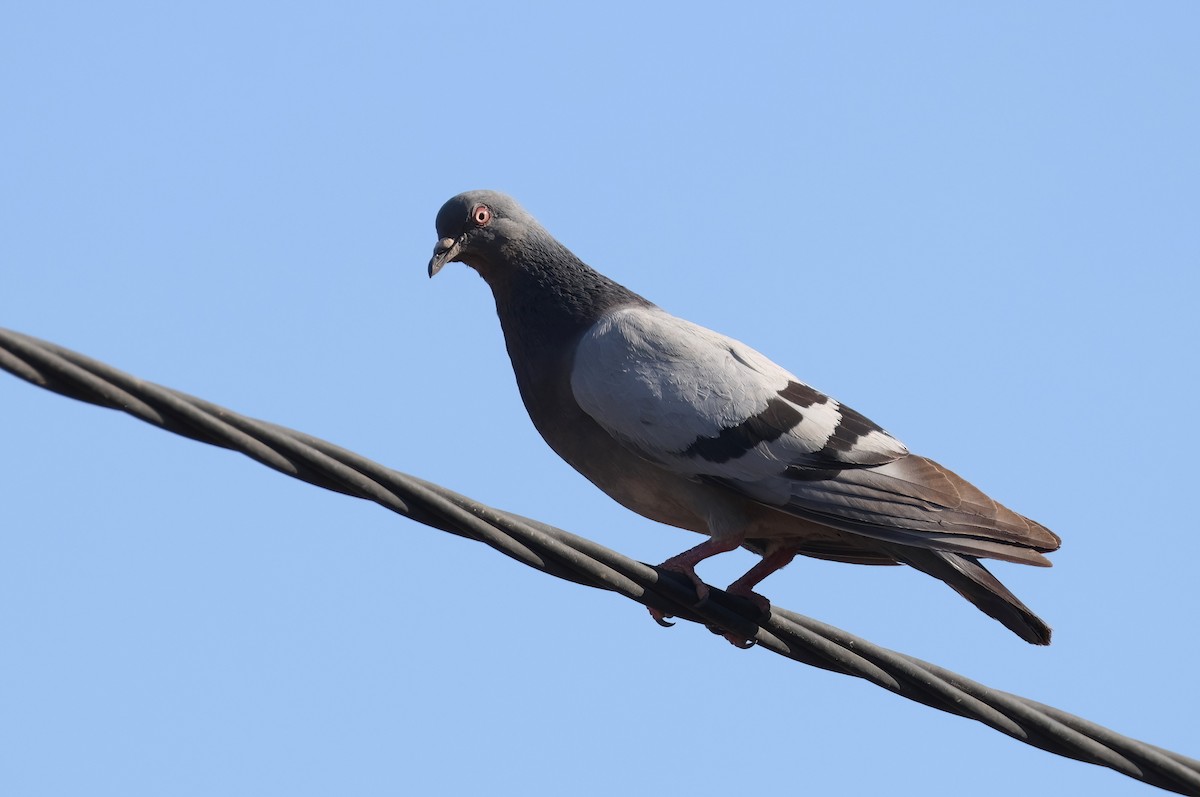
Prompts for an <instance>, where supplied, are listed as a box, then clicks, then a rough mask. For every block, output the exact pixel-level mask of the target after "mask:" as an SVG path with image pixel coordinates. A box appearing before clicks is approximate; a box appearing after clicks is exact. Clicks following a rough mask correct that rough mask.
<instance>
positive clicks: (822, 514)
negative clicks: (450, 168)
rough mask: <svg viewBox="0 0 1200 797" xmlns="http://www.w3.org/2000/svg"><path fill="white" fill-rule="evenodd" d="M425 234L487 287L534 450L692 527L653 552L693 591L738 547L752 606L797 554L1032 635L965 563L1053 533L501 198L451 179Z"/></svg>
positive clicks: (1003, 555) (1037, 628)
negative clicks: (935, 594) (930, 591)
mask: <svg viewBox="0 0 1200 797" xmlns="http://www.w3.org/2000/svg"><path fill="white" fill-rule="evenodd" d="M437 232H438V236H439V239H440V240H439V241H438V244H437V246H436V247H435V249H434V256H433V259H432V260H431V261H430V263H429V274H430V276H433V275H434V274H436V273H437V272H438V271H439V270H440V269H441V268H442V267H443V266H444V265H445V264H446V263H448V262H451V261H461V262H464V263H466V264H467V265H468V266H470V267H472V268H474V269H475V270H476V271H478V272H479V274H480V275H481V276H482V277H483V278H484V280H485V281H486V282H487V283H488V285H489V286H490V287H491V289H492V293H493V296H494V298H495V300H496V312H497V314H498V315H499V317H500V325H501V328H502V329H503V332H504V340H505V343H506V345H507V348H508V354H509V358H510V359H511V360H512V365H513V371H514V373H515V375H516V379H517V386H518V388H519V389H520V392H521V398H522V399H523V400H524V402H525V407H526V408H527V409H528V411H529V416H530V418H531V419H532V420H533V423H534V426H536V427H537V429H538V431H539V432H540V433H541V435H542V437H543V438H545V440H546V442H547V443H548V444H549V445H550V447H551V448H552V449H554V451H555V452H556V453H558V455H559V456H561V457H562V458H563V459H565V460H566V461H567V462H568V463H569V464H570V465H571V466H572V467H574V468H575V469H576V470H578V471H579V472H580V473H582V474H583V475H584V476H585V477H587V478H588V479H589V480H590V481H591V482H592V483H594V484H595V485H596V486H597V487H599V488H600V489H601V490H603V491H604V492H606V493H608V494H609V495H610V496H612V497H613V498H614V499H616V500H617V501H618V502H620V503H621V504H623V505H624V506H626V507H628V508H629V509H632V510H633V511H635V512H638V513H639V514H641V515H644V516H646V517H648V518H651V519H653V520H657V521H660V522H662V523H667V524H670V525H672V526H677V527H680V528H684V529H689V530H691V531H696V532H699V533H701V534H706V535H708V536H709V540H707V541H705V542H704V543H701V544H700V545H698V546H696V547H694V548H691V549H689V550H688V551H685V552H683V553H681V554H679V555H678V556H675V557H672V558H671V559H668V560H667V561H666V562H664V563H663V565H662V566H663V567H665V568H668V569H672V570H677V571H679V572H682V573H685V574H686V575H688V576H689V577H690V578H691V579H692V580H693V581H694V582H695V583H696V584H697V589H698V590H699V591H700V592H701V593H703V591H704V589H706V588H705V587H704V586H703V584H702V582H700V580H699V579H698V577H697V576H696V574H695V570H694V568H695V566H696V564H697V563H699V562H700V561H702V560H703V559H705V558H708V557H709V556H712V555H714V554H717V553H721V552H723V551H728V550H732V549H733V548H736V547H738V546H745V547H746V548H749V549H750V550H752V551H754V552H756V553H759V554H761V555H762V556H763V560H762V562H760V563H759V564H758V565H756V566H755V567H754V568H753V569H751V571H750V572H748V573H747V574H746V575H745V576H743V577H742V578H740V579H738V580H737V581H736V582H734V584H732V585H731V586H730V591H731V592H733V593H735V594H740V595H743V596H745V597H747V598H749V599H750V600H752V601H755V602H756V603H758V604H759V605H760V606H762V607H764V608H765V607H766V606H767V605H768V604H767V602H766V600H765V599H764V598H762V597H761V596H759V595H757V594H756V593H754V592H753V591H752V588H753V587H754V586H755V585H756V584H757V583H758V582H759V581H761V580H762V579H763V578H765V577H766V576H768V575H770V573H772V572H774V571H775V570H778V569H779V568H781V567H783V566H784V565H786V564H787V563H788V562H789V561H790V560H791V559H792V558H793V557H794V556H795V555H797V554H803V555H806V556H812V557H816V558H821V559H832V560H835V561H843V562H854V563H859V564H900V563H903V564H908V565H911V566H912V567H915V568H917V569H918V570H921V571H923V572H925V573H928V574H929V575H932V576H934V577H935V578H938V579H941V580H942V581H944V582H946V583H947V584H948V585H950V586H951V587H952V588H953V589H954V590H956V591H957V592H959V593H960V594H961V595H962V596H963V597H965V598H966V599H967V600H969V601H971V602H972V603H973V604H975V605H976V606H977V607H979V608H980V609H981V610H983V611H984V612H985V613H987V614H988V615H990V616H992V617H994V618H996V619H997V620H999V621H1000V622H1001V623H1003V624H1004V625H1005V626H1007V627H1008V628H1009V629H1011V630H1012V631H1014V632H1015V633H1016V634H1018V635H1019V636H1020V637H1021V638H1022V639H1025V640H1026V641H1028V642H1032V643H1035V644H1042V645H1044V644H1049V642H1050V629H1049V627H1047V626H1046V624H1045V623H1044V622H1042V621H1041V620H1040V619H1039V618H1038V617H1037V616H1036V615H1034V614H1033V613H1032V612H1031V611H1030V610H1029V609H1028V608H1027V607H1026V606H1025V605H1024V604H1022V603H1021V602H1020V601H1019V600H1018V599H1017V598H1016V597H1015V596H1014V595H1013V594H1012V593H1011V592H1009V591H1008V590H1007V589H1006V588H1005V587H1004V586H1003V585H1002V584H1001V583H1000V582H999V581H998V580H997V579H996V578H995V577H994V576H993V575H992V574H991V573H990V572H989V571H988V570H987V569H986V568H985V567H984V566H983V565H982V564H980V562H979V559H980V558H992V559H1001V560H1005V561H1010V562H1018V563H1022V564H1031V565H1039V566H1048V565H1049V564H1050V562H1049V561H1048V560H1047V559H1046V558H1045V557H1044V556H1042V554H1043V553H1046V552H1049V551H1053V550H1056V549H1057V548H1058V546H1059V538H1058V537H1057V536H1056V535H1055V534H1053V533H1052V532H1050V531H1049V530H1048V529H1046V528H1045V527H1044V526H1041V525H1040V524H1038V523H1035V522H1034V521H1032V520H1030V519H1028V518H1026V517H1023V516H1021V515H1019V514H1017V513H1016V512H1013V511H1011V510H1009V509H1007V508H1005V507H1003V506H1001V505H1000V504H999V503H997V502H996V501H993V500H992V499H991V498H989V497H988V496H986V495H985V494H984V493H983V492H981V491H980V490H978V489H977V488H975V487H974V486H972V485H971V484H969V483H967V482H966V481H965V480H963V479H962V478H960V477H958V476H957V475H955V474H954V473H952V472H950V471H949V470H947V469H946V468H944V467H942V466H941V465H939V464H937V463H936V462H933V461H932V460H929V459H925V458H924V457H919V456H916V455H913V454H910V453H909V452H908V449H907V448H906V447H905V446H904V445H903V444H902V443H901V442H900V441H898V440H897V439H896V438H894V437H893V436H892V435H890V434H889V433H888V432H886V431H884V430H883V429H882V428H880V427H879V426H877V425H876V424H874V423H873V422H871V421H870V420H868V419H867V418H865V417H863V416H862V415H860V414H859V413H857V412H855V411H854V410H852V409H850V408H849V407H846V406H845V405H843V404H841V403H839V402H837V401H836V400H834V399H832V398H830V397H829V396H826V395H825V394H823V393H821V392H819V391H817V390H815V389H813V388H812V387H810V386H808V385H806V384H804V383H803V382H801V381H800V380H799V379H797V378H796V377H795V376H793V375H792V374H791V373H789V372H788V371H786V370H784V369H783V368H781V367H780V366H778V365H776V364H775V363H773V362H771V361H770V360H769V359H767V358H766V357H765V356H763V355H762V354H760V353H758V352H757V351H755V350H753V349H751V348H750V347H748V346H746V345H744V344H742V343H740V342H738V341H736V340H733V339H732V338H728V337H726V336H724V335H720V334H718V333H716V332H713V331H712V330H709V329H705V328H703V327H700V326H697V325H695V324H692V323H690V322H688V321H685V320H683V319H680V318H676V317H675V316H672V315H670V314H669V313H667V312H665V311H663V310H662V309H660V308H658V307H657V306H655V305H654V304H652V303H651V302H649V301H647V300H646V299H643V298H642V297H641V296H638V295H637V294H635V293H634V292H632V291H630V290H629V289H627V288H625V287H624V286H622V285H619V284H617V283H616V282H613V281H612V280H610V279H609V278H607V277H605V276H604V275H602V274H600V273H599V272H597V271H595V270H593V269H591V268H590V267H588V266H587V265H586V264H584V263H583V261H581V260H580V259H579V258H578V257H576V256H575V255H574V254H572V253H571V252H570V250H568V249H567V248H566V247H565V246H563V245H562V244H561V243H559V242H558V241H557V240H555V239H554V238H553V237H552V236H551V235H550V234H549V233H548V232H546V230H545V229H543V228H542V226H541V225H540V224H538V222H537V221H536V220H535V219H534V218H533V217H532V216H530V215H529V214H528V213H527V212H525V210H524V209H523V208H522V207H521V206H520V205H518V204H517V203H516V202H515V201H514V200H513V199H512V198H511V197H508V196H505V195H504V194H500V193H496V192H494V191H470V192H467V193H464V194H459V195H458V196H456V197H454V198H453V199H451V200H450V201H448V202H447V203H446V204H445V205H443V206H442V209H441V210H440V211H439V213H438V216H437ZM652 613H653V612H652ZM655 617H656V619H658V620H659V621H660V622H661V621H662V619H663V618H662V616H661V615H659V614H657V613H655Z"/></svg>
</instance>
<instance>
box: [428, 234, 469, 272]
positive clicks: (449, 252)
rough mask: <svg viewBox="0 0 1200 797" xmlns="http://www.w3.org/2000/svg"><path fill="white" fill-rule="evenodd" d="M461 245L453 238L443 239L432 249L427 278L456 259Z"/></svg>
mask: <svg viewBox="0 0 1200 797" xmlns="http://www.w3.org/2000/svg"><path fill="white" fill-rule="evenodd" d="M461 251H462V245H461V244H460V243H459V242H458V241H456V240H454V239H453V238H443V239H442V240H440V241H438V242H437V245H436V246H434V247H433V259H432V260H430V261H429V276H431V277H432V276H433V275H434V274H436V273H438V272H439V271H441V270H442V266H444V265H446V264H447V263H449V262H450V261H451V260H453V259H454V258H456V257H458V253H459V252H461Z"/></svg>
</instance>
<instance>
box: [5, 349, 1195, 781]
mask: <svg viewBox="0 0 1200 797" xmlns="http://www.w3.org/2000/svg"><path fill="white" fill-rule="evenodd" d="M0 368H3V369H4V370H6V371H9V372H10V373H13V374H15V375H16V376H19V377H21V378H22V379H24V380H26V381H28V382H32V383H33V384H35V385H38V386H39V387H44V388H46V389H47V390H52V391H54V392H57V393H61V394H63V395H65V396H70V397H72V398H76V399H79V400H81V401H87V402H90V403H92V404H98V405H100V406H102V407H109V408H112V409H118V410H122V411H123V412H127V413H129V414H130V415H133V416H134V417H136V418H139V419H141V420H143V421H146V422H147V423H151V424H154V425H155V426H159V427H161V428H163V429H167V430H168V431H172V432H175V433H176V434H181V435H184V436H185V437H190V438H192V439H194V440H199V441H201V442H205V443H209V444H211V445H216V446H221V447H222V448H228V449H230V450H232V451H239V452H241V453H243V454H245V455H246V456H248V457H251V458H253V459H255V460H258V461H259V462H261V463H262V464H264V465H266V466H268V467H270V468H274V469H275V470H277V471H280V472H281V473H286V474H287V475H289V476H294V477H296V478H297V479H303V480H304V481H306V482H309V483H310V484H315V485H317V486H318V487H324V488H325V489H328V490H335V491H337V492H340V493H345V494H346V495H352V496H356V497H358V498H364V499H367V500H370V501H374V502H376V503H378V504H380V505H382V506H384V507H386V508H388V509H390V510H392V511H393V512H396V513H398V514H401V515H404V516H406V517H409V518H412V519H413V520H416V521H418V522H420V523H424V524H426V525H429V526H433V527H435V528H438V529H441V530H443V531H448V532H450V533H452V534H457V535H459V536H462V537H468V538H470V539H474V540H478V541H480V542H483V543H486V544H487V545H490V546H491V547H492V548H495V549H496V550H498V551H500V552H501V553H503V554H505V555H507V556H510V557H512V558H513V559H516V560H517V561H519V562H522V563H523V564H526V565H529V566H530V567H533V568H536V569H538V570H541V571H543V572H546V573H550V574H551V575H555V576H558V577H559V578H564V579H568V580H570V581H574V582H576V583H579V584H584V585H587V586H590V587H596V588H598V589H605V590H609V591H612V592H617V593H620V594H621V595H624V596H626V597H627V598H631V599H632V600H635V601H637V602H639V603H641V604H643V605H646V606H652V607H654V608H657V609H660V610H662V611H664V612H665V613H667V614H671V615H674V616H676V617H679V618H681V619H684V620H689V621H692V622H697V623H703V624H704V625H706V626H708V627H709V628H720V629H725V630H728V631H732V632H733V633H735V634H738V635H742V636H744V637H745V638H747V639H753V640H755V641H756V642H757V643H758V646H759V647H763V648H766V649H767V650H771V651H773V652H775V653H778V654H780V655H782V656H787V657H788V658H790V659H794V660H795V661H799V662H802V663H804V664H809V665H812V666H814V667H820V668H822V669H826V670H831V671H834V672H840V673H844V674H846V675H853V676H856V677H858V678H864V679H866V680H868V681H870V682H872V683H874V684H876V685H878V686H882V687H883V688H885V689H888V690H890V691H892V692H895V693H896V694H899V695H902V696H904V697H907V698H909V699H910V700H915V701H917V702H920V703H924V704H925V705H927V706H932V707H933V708H936V709H940V710H942V711H947V712H950V713H952V714H958V715H960V716H963V717H968V718H970V719H974V720H978V721H979V722H982V723H984V724H985V725H988V726H989V727H992V728H995V729H996V730H998V731H1000V732H1001V733H1005V734H1007V735H1009V736H1012V737H1013V738H1015V739H1019V740H1021V741H1023V742H1025V743H1027V744H1031V745H1034V746H1035V747H1040V748H1042V749H1043V750H1048V751H1049V752H1052V753H1056V754H1058V755H1062V756H1067V757H1069V758H1075V759H1078V760H1080V761H1086V762H1088V763H1092V764H1099V765H1101V766H1105V767H1109V768H1110V769H1115V770H1116V771H1117V772H1120V773H1122V774H1124V775H1128V776H1129V777H1131V778H1136V779H1138V780H1141V781H1144V782H1145V783H1149V784H1151V785H1153V786H1158V787H1160V788H1162V789H1166V790H1168V791H1174V792H1177V793H1179V794H1189V795H1198V796H1200V761H1197V760H1195V759H1192V758H1188V757H1187V756H1183V755H1180V754H1178V753H1173V752H1171V751H1169V750H1164V749H1162V748H1160V747H1155V746H1153V745H1149V744H1146V743H1145V742H1140V741H1137V740H1136V739H1130V738H1129V737H1127V736H1122V735H1120V734H1118V733H1115V732H1113V731H1111V730H1109V729H1107V728H1105V727H1103V726H1100V725H1097V724H1095V723H1092V722H1089V721H1087V720H1085V719H1083V718H1081V717H1076V716H1074V715H1072V714H1068V713H1066V712H1064V711H1060V710H1058V709H1055V708H1052V707H1050V706H1046V705H1043V704H1041V703H1037V702H1035V701H1032V700H1028V699H1026V698H1023V697H1019V696H1017V695H1012V694H1009V693H1007V692H1001V691H998V690H995V689H990V688H988V687H986V686H984V685H983V684H979V683H976V682H974V681H971V680H969V679H967V678H964V677H963V676H961V675H958V674H956V673H953V672H950V671H948V670H944V669H942V668H941V667H938V666H936V665H933V664H929V663H927V662H923V661H921V660H919V659H915V658H912V657H909V656H905V655H903V654H900V653H896V652H895V651H891V650H888V649H886V648H882V647H879V646H878V645H874V644H872V643H870V642H868V641H866V640H865V639H860V638H858V637H855V636H853V635H851V634H848V633H846V632H845V631H842V630H841V629H839V628H834V627H833V626H829V625H826V624H824V623H821V622H819V621H817V620H813V619H811V618H808V617H804V616H802V615H798V614H794V613H792V612H789V611H787V610H786V609H780V608H774V607H773V608H772V609H771V613H770V616H769V617H767V618H766V619H763V618H761V617H759V616H757V613H756V610H755V609H753V608H752V607H750V606H749V605H748V604H747V603H746V602H745V601H742V600H741V599H739V598H736V597H733V596H730V595H727V594H726V593H725V592H723V591H722V590H719V589H717V588H715V587H714V588H712V594H711V596H710V598H709V599H708V600H707V601H706V602H705V603H704V604H703V605H700V606H695V605H693V603H694V602H695V591H694V588H693V587H692V585H691V584H690V583H689V582H688V581H687V580H686V579H685V578H683V577H682V576H680V575H678V574H676V573H671V572H666V571H659V570H657V569H656V568H653V567H650V566H649V565H646V564H643V563H642V562H638V561H635V560H633V559H630V558H628V557H626V556H622V555H621V554H619V553H617V552H616V551H612V550H609V549H608V548H605V547H603V546H601V545H599V544H597V543H595V542H592V541H591V540H588V539H584V538H583V537H578V536H576V535H574V534H571V533H569V532H566V531H563V530H562V529H557V528H554V527H553V526H548V525H546V524H544V523H540V522H538V521H536V520H530V519H529V518H523V517H520V516H519V515H514V514H511V513H508V512H504V511H501V510H499V509H493V508H492V507H489V506H485V505H483V504H480V503H477V502H475V501H472V500H471V499H469V498H467V497H466V496H463V495H459V494H458V493H455V492H453V491H451V490H447V489H446V488H444V487H440V486H438V485H436V484H431V483H430V482H426V481H422V480H421V479H417V478H415V477H413V476H408V475H406V474H403V473H400V472H398V471H394V470H391V469H389V468H385V467H384V466H382V465H380V464H378V463H376V462H372V461H371V460H369V459H366V458H364V457H362V456H359V455H358V454H355V453H353V452H351V451H346V450H345V449H342V448H339V447H337V446H335V445H333V444H332V443H328V442H326V441H324V440H319V439H317V438H315V437H310V436H308V435H306V434H303V433H301V432H296V431H293V430H291V429H286V428H284V427H282V426H276V425H275V424H272V423H267V422H265V421H258V420H255V419H253V418H247V417H245V416H243V415H238V414H237V413H234V412H231V411H230V410H227V409H225V408H223V407H219V406H217V405H215V404H211V403H209V402H207V401H204V400H202V399H198V398H195V397H193V396H188V395H186V394H184V393H180V392H178V391H175V390H171V389H169V388H165V387H161V386H159V385H155V384H152V383H149V382H144V381H142V380H140V379H138V378H136V377H133V376H131V375H129V374H127V373H124V372H123V371H118V370H117V369H115V368H113V367H111V366H108V365H105V364H104V363H100V362H97V361H95V360H92V359H90V358H88V357H85V356H83V355H81V354H78V353H76V352H73V351H71V350H69V349H64V348H62V347H60V346H55V345H54V344H52V343H47V342H45V341H40V340H38V339H36V338H31V337H29V336H27V335H22V334H20V333H17V332H11V331H8V330H4V329H0Z"/></svg>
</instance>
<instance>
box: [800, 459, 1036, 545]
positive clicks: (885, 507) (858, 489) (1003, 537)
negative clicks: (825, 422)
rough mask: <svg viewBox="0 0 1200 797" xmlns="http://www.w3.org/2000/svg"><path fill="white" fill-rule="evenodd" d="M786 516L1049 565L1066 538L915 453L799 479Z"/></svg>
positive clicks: (880, 536) (900, 540)
mask: <svg viewBox="0 0 1200 797" xmlns="http://www.w3.org/2000/svg"><path fill="white" fill-rule="evenodd" d="M791 492H792V497H791V500H790V501H789V502H788V503H787V505H786V506H785V507H784V509H785V511H787V512H790V513H792V514H795V515H798V516H800V517H804V518H808V519H811V520H815V521H817V522H820V523H824V524H826V525H829V526H832V527H833V528H837V529H842V530H844V531H850V532H853V533H855V534H861V535H863V536H866V537H874V538H876V539H880V540H884V541H888V542H895V543H901V544H903V545H914V546H918V547H921V548H932V549H935V550H945V551H953V552H957V553H961V554H967V555H973V556H984V557H990V558H994V559H1005V560H1009V561H1014V562H1022V563H1025V564H1034V565H1042V566H1046V565H1049V561H1048V560H1047V559H1046V558H1045V557H1043V556H1042V555H1041V553H1042V552H1048V551H1053V550H1057V549H1058V546H1059V544H1060V540H1059V538H1058V536H1057V535H1055V534H1054V533H1053V532H1051V531H1050V530H1049V529H1047V528H1046V527H1045V526H1043V525H1041V524H1040V523H1037V522H1035V521H1033V520H1030V519H1029V518H1026V517H1024V516H1023V515H1019V514H1017V513H1016V512H1013V511H1012V510H1011V509H1008V508H1007V507H1005V506H1003V505H1002V504H1000V503H998V502H996V501H995V500H993V499H991V498H989V497H988V496H987V495H985V494H984V493H983V492H982V491H981V490H979V489H978V488H977V487H975V486H974V485H972V484H970V483H969V482H967V481H966V480H965V479H963V478H961V477H960V476H958V475H957V474H955V473H954V472H952V471H950V470H949V469H947V468H945V467H943V466H941V465H939V464H938V463H936V462H934V461H932V460H929V459H926V458H925V457H918V456H913V455H909V456H907V457H902V458H901V459H898V460H896V461H895V462H891V463H888V464H886V465H881V466H879V467H875V468H867V469H861V470H844V471H840V472H838V473H836V474H830V476H829V477H828V478H824V479H807V480H803V481H797V482H796V483H795V485H794V487H793V488H792V491H791Z"/></svg>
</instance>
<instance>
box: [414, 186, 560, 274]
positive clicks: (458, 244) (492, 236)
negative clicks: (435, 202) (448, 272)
mask: <svg viewBox="0 0 1200 797" xmlns="http://www.w3.org/2000/svg"><path fill="white" fill-rule="evenodd" d="M436 224H437V234H438V242H437V244H436V245H435V246H434V247H433V259H431V260H430V261H429V276H431V277H432V276H433V275H434V274H436V273H438V272H439V271H441V270H442V266H444V265H446V264H447V263H452V262H462V263H466V264H467V265H468V266H470V267H471V268H474V269H475V270H476V271H479V270H481V269H484V268H486V267H487V266H488V265H490V264H491V263H492V261H494V260H496V259H498V258H501V257H503V256H504V252H505V251H506V250H509V249H510V248H511V247H512V246H513V245H514V244H516V245H519V244H520V242H521V241H522V240H523V239H524V238H525V237H526V236H527V235H528V234H529V233H530V232H533V231H535V230H540V229H541V228H540V226H539V225H538V223H537V222H536V221H535V220H534V219H533V217H532V216H530V215H529V214H528V213H527V212H526V211H525V209H524V208H523V207H521V206H520V205H519V204H517V201H516V200H515V199H513V198H512V197H510V196H507V195H506V194H501V193H500V192H498V191H467V192H465V193H462V194H459V195H458V196H456V197H454V198H452V199H450V201H448V202H447V203H446V204H444V205H442V209H441V210H439V211H438V214H437V222H436Z"/></svg>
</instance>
